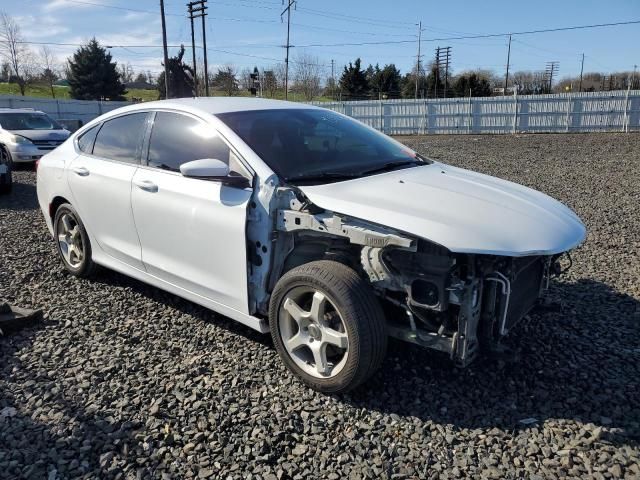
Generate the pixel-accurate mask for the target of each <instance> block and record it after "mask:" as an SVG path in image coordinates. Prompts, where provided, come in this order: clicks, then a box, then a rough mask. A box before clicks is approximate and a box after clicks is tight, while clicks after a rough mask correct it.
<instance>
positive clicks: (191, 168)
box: [180, 158, 251, 188]
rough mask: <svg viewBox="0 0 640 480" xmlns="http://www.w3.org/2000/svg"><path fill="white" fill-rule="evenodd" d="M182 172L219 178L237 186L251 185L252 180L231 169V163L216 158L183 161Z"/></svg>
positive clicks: (185, 174)
mask: <svg viewBox="0 0 640 480" xmlns="http://www.w3.org/2000/svg"><path fill="white" fill-rule="evenodd" d="M180 173H182V175H183V176H185V177H193V178H208V179H211V180H217V181H219V182H221V183H224V184H225V185H229V186H232V187H237V188H247V187H250V186H251V182H250V181H249V180H248V179H247V178H246V177H244V176H242V175H240V174H239V173H236V172H233V171H231V169H230V168H229V165H227V164H226V163H224V162H223V161H222V160H217V159H215V158H203V159H201V160H192V161H190V162H186V163H183V164H182V165H180Z"/></svg>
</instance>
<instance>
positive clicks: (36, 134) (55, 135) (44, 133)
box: [8, 130, 71, 141]
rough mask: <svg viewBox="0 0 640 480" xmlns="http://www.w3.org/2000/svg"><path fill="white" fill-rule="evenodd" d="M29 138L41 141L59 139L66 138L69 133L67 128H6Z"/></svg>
mask: <svg viewBox="0 0 640 480" xmlns="http://www.w3.org/2000/svg"><path fill="white" fill-rule="evenodd" d="M8 131H9V132H11V133H15V134H17V135H20V136H22V137H26V138H28V139H29V140H32V141H33V140H35V141H42V140H50V141H56V140H57V141H60V140H66V139H67V138H68V137H69V135H70V134H71V133H70V132H69V131H68V130H8Z"/></svg>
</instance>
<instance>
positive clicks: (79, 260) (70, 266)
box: [53, 203, 96, 277]
mask: <svg viewBox="0 0 640 480" xmlns="http://www.w3.org/2000/svg"><path fill="white" fill-rule="evenodd" d="M53 229H54V238H55V241H56V245H57V247H58V253H59V254H60V258H61V259H62V264H63V265H64V268H66V269H67V271H68V272H69V273H71V274H72V275H75V276H76V277H88V276H90V275H91V274H92V273H93V272H94V271H95V268H96V264H95V263H94V262H93V260H92V259H91V244H90V243H89V236H88V235H87V231H86V230H85V228H84V225H83V224H82V221H81V220H80V216H79V215H78V212H76V210H75V209H74V208H73V207H72V206H71V205H69V204H68V203H63V204H62V205H60V207H58V210H56V214H55V216H54V219H53Z"/></svg>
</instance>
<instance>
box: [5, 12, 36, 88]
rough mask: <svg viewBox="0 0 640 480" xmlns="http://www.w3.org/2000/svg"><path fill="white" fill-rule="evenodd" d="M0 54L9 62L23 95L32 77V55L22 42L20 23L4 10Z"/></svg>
mask: <svg viewBox="0 0 640 480" xmlns="http://www.w3.org/2000/svg"><path fill="white" fill-rule="evenodd" d="M0 55H1V56H2V57H3V58H4V59H5V60H6V61H7V62H9V66H10V68H11V74H12V76H13V77H14V78H15V81H16V83H17V84H18V88H20V94H21V95H23V96H24V94H25V90H26V87H27V84H28V83H29V82H30V81H31V80H32V77H33V71H34V66H33V55H32V54H31V51H30V50H29V48H28V47H27V46H26V45H25V43H24V37H23V36H22V32H21V30H20V25H18V23H17V22H16V21H15V20H14V19H13V17H11V16H9V15H7V14H6V13H4V12H3V13H2V14H0Z"/></svg>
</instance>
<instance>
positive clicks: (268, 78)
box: [261, 67, 278, 98]
mask: <svg viewBox="0 0 640 480" xmlns="http://www.w3.org/2000/svg"><path fill="white" fill-rule="evenodd" d="M274 70H275V69H274V68H273V67H272V68H269V69H267V70H263V71H262V76H261V77H262V90H263V92H265V94H266V95H267V96H268V97H270V98H273V97H274V96H275V94H276V92H277V91H278V79H277V78H276V74H275V73H274Z"/></svg>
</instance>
